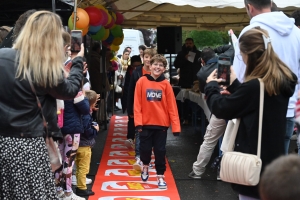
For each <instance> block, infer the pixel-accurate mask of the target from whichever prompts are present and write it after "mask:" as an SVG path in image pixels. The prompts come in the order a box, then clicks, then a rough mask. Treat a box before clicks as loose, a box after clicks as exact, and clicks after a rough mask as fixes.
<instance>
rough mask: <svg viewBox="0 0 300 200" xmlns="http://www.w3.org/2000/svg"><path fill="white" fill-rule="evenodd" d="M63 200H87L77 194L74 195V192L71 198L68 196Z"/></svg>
mask: <svg viewBox="0 0 300 200" xmlns="http://www.w3.org/2000/svg"><path fill="white" fill-rule="evenodd" d="M63 200H85V198H83V197H79V196H77V195H76V194H74V192H72V194H71V195H70V196H66V197H65V198H63Z"/></svg>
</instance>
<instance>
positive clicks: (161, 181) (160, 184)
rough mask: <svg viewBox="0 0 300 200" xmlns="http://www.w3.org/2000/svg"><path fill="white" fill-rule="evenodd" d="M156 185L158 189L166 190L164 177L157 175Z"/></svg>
mask: <svg viewBox="0 0 300 200" xmlns="http://www.w3.org/2000/svg"><path fill="white" fill-rule="evenodd" d="M157 185H158V188H159V189H167V183H166V181H165V176H164V175H157Z"/></svg>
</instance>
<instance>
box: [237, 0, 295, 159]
mask: <svg viewBox="0 0 300 200" xmlns="http://www.w3.org/2000/svg"><path fill="white" fill-rule="evenodd" d="M244 1H245V6H246V10H247V13H248V15H249V17H250V18H251V20H250V25H248V26H247V27H245V28H244V29H243V30H242V32H241V34H240V36H242V35H243V33H245V32H246V31H248V30H249V29H252V28H254V27H257V26H259V27H261V28H262V29H265V30H267V31H268V33H269V35H270V38H271V41H272V46H273V49H274V51H275V52H276V53H277V55H278V56H279V58H280V59H281V60H282V61H283V62H284V63H285V64H286V65H287V66H289V68H290V69H291V70H292V71H293V72H294V73H295V74H296V75H297V77H298V81H299V78H300V29H298V28H297V26H295V24H294V22H295V20H294V19H292V18H288V17H287V16H286V15H285V14H284V13H283V12H271V6H272V1H271V0H244ZM239 54H240V50H239V47H238V45H237V46H236V50H235V55H239ZM233 68H234V71H235V73H236V75H237V78H238V79H239V81H241V82H243V80H244V74H245V69H246V66H245V63H244V62H243V61H240V60H239V59H234V63H233ZM298 89H300V88H299V85H298V86H296V89H295V93H294V95H293V96H292V97H291V98H290V101H289V105H288V111H287V114H286V133H285V141H284V142H285V152H286V154H287V153H288V149H289V144H290V137H291V135H292V134H293V130H294V112H295V104H296V101H297V93H298Z"/></svg>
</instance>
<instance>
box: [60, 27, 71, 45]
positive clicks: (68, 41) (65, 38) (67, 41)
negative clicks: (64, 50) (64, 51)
mask: <svg viewBox="0 0 300 200" xmlns="http://www.w3.org/2000/svg"><path fill="white" fill-rule="evenodd" d="M62 37H63V41H64V46H66V45H70V44H71V35H70V33H68V32H67V31H63V33H62Z"/></svg>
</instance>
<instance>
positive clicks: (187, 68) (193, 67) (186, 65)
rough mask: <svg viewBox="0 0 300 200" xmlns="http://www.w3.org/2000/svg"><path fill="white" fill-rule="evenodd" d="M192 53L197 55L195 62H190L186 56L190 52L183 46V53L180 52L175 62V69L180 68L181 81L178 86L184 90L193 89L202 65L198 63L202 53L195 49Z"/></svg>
mask: <svg viewBox="0 0 300 200" xmlns="http://www.w3.org/2000/svg"><path fill="white" fill-rule="evenodd" d="M191 51H192V52H194V53H196V56H195V59H194V62H189V61H188V60H187V59H186V58H185V56H186V55H187V54H188V53H189V50H188V49H187V48H186V47H185V45H183V46H182V51H180V52H179V53H178V55H177V57H176V59H175V61H174V66H175V68H177V69H178V68H180V73H179V74H180V76H179V77H180V79H179V83H178V85H179V86H181V87H182V88H191V87H192V85H193V82H194V81H195V80H197V76H196V74H197V72H198V71H199V69H200V67H201V64H200V62H199V61H198V60H199V58H200V57H201V52H200V51H198V50H197V48H196V47H195V46H194V48H193V49H192V50H191Z"/></svg>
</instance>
